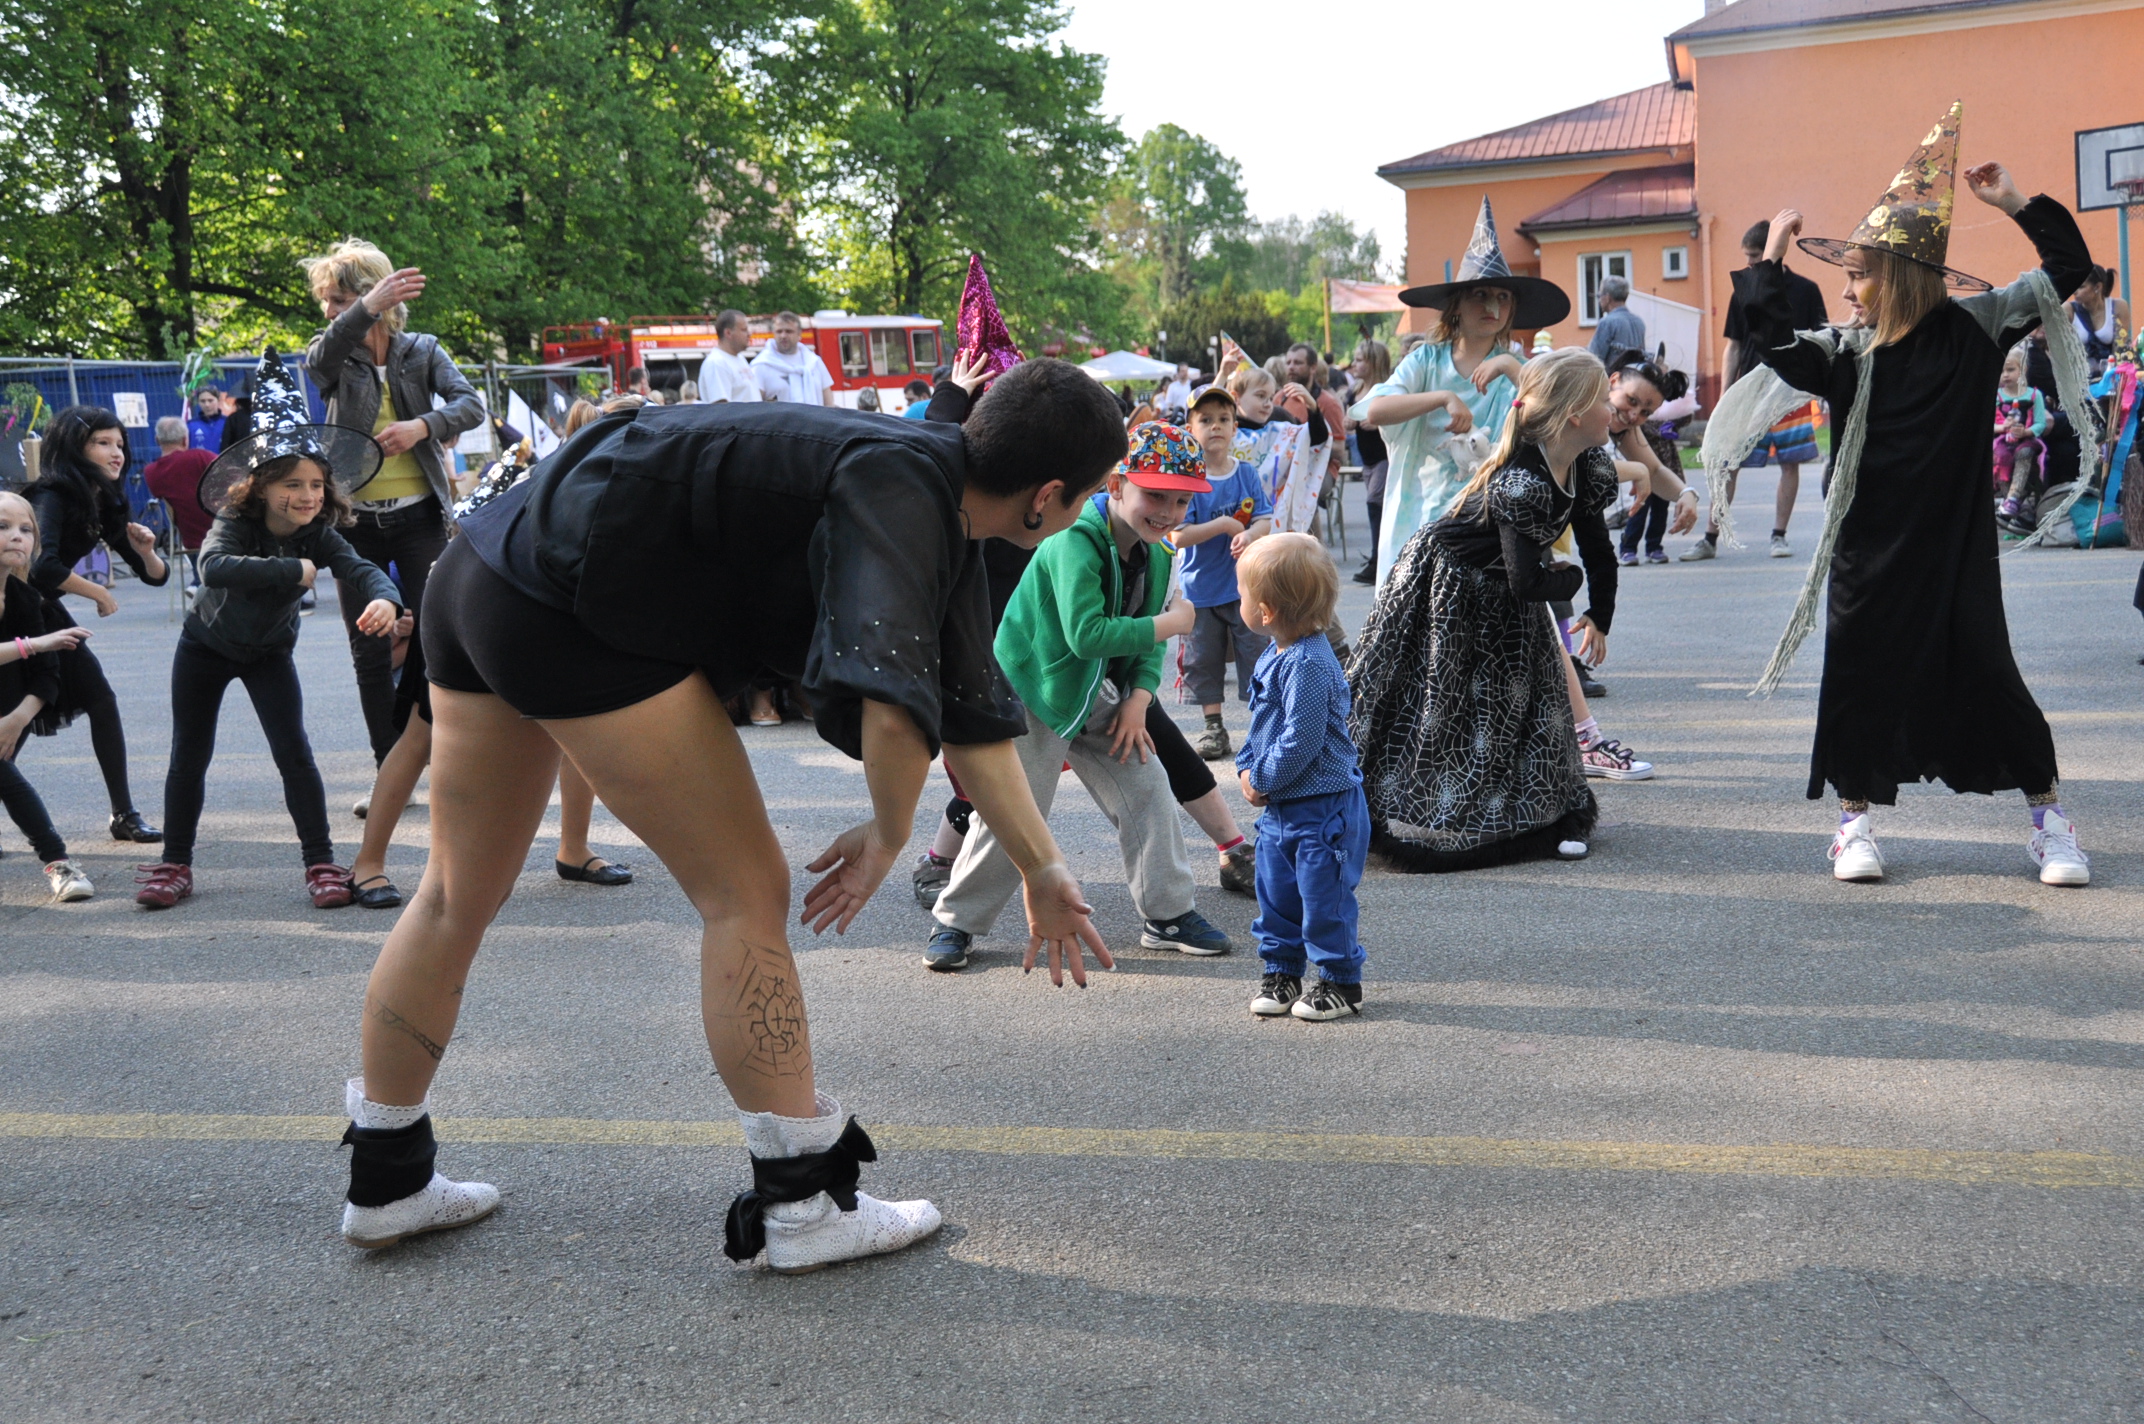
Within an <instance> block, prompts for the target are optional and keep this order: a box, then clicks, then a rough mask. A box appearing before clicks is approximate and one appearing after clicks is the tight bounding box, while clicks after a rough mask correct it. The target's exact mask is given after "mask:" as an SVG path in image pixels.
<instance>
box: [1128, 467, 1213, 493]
mask: <svg viewBox="0 0 2144 1424" xmlns="http://www.w3.org/2000/svg"><path fill="white" fill-rule="evenodd" d="M1124 478H1126V479H1127V480H1130V481H1131V482H1132V483H1133V484H1135V485H1137V486H1139V488H1141V489H1150V490H1189V491H1190V492H1191V493H1193V494H1206V493H1208V492H1209V491H1211V490H1212V489H1213V485H1212V483H1211V482H1210V481H1207V480H1204V479H1201V478H1200V477H1199V476H1197V475H1171V474H1167V473H1165V472H1163V471H1161V470H1126V471H1125V472H1124Z"/></svg>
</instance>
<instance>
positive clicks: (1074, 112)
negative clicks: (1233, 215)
mask: <svg viewBox="0 0 2144 1424" xmlns="http://www.w3.org/2000/svg"><path fill="white" fill-rule="evenodd" d="M1063 23H1064V12H1063V11H1062V10H1061V9H1059V8H1058V7H1057V6H1055V5H1053V4H1051V3H1048V0H820V3H819V5H818V8H817V9H815V11H814V12H813V14H812V16H811V18H810V20H809V21H808V22H805V23H800V24H797V25H796V26H794V27H792V29H791V30H790V31H789V32H788V34H787V35H786V37H785V41H784V43H782V44H781V45H779V46H775V47H772V48H771V49H770V52H769V53H768V54H767V55H766V56H764V57H763V58H762V60H761V63H760V69H761V72H762V76H763V79H762V85H761V90H760V99H761V112H762V114H763V115H764V116H765V118H766V120H767V128H768V130H769V131H770V132H773V133H776V134H779V135H780V140H779V142H780V146H781V148H782V152H783V157H785V158H786V159H787V160H788V162H789V164H790V171H791V172H792V173H793V175H794V176H795V178H796V180H797V183H798V188H797V190H796V191H797V192H798V194H799V196H800V197H801V199H802V201H803V202H804V204H805V205H806V206H807V209H808V219H807V222H806V231H807V234H808V236H809V237H810V238H811V239H812V240H813V241H814V243H815V245H816V246H817V247H818V249H819V251H820V252H821V254H822V266H821V269H820V274H821V275H820V280H821V282H822V285H823V286H824V287H825V288H826V289H827V290H828V291H829V292H830V293H835V294H838V295H839V296H840V297H841V298H842V300H843V301H844V302H845V303H846V304H847V305H849V306H851V307H856V308H860V309H863V310H866V311H895V312H919V313H921V312H937V313H941V314H944V315H948V316H949V315H951V313H952V308H953V307H954V305H955V303H956V302H957V300H958V297H959V293H960V285H961V281H962V279H963V276H964V274H965V272H966V270H967V263H968V254H969V253H970V252H971V251H977V252H981V253H982V254H983V257H984V260H985V262H986V263H988V264H989V267H990V275H991V280H992V282H993V284H994V285H995V287H996V289H997V291H998V294H999V296H1000V298H1001V300H1002V302H1003V305H1004V308H1005V313H1006V318H1007V320H1008V322H1009V323H1011V325H1012V326H1013V328H1014V330H1015V332H1016V333H1017V334H1019V335H1020V336H1021V338H1022V339H1023V340H1029V341H1032V340H1034V339H1035V338H1036V337H1037V336H1038V335H1039V334H1040V333H1042V332H1043V331H1044V330H1045V328H1056V329H1060V330H1065V331H1087V332H1098V331H1100V330H1102V329H1106V328H1108V327H1110V326H1111V325H1112V324H1113V323H1114V322H1115V320H1116V311H1117V308H1118V307H1119V306H1120V305H1121V301H1120V298H1119V296H1118V294H1117V293H1116V291H1115V288H1114V287H1113V285H1112V284H1111V283H1110V282H1109V280H1108V278H1107V277H1106V276H1105V275H1104V274H1103V272H1102V270H1101V267H1100V264H1099V259H1098V252H1097V246H1098V243H1097V237H1096V232H1095V225H1094V213H1095V210H1096V207H1097V205H1098V204H1099V202H1100V199H1101V187H1102V181H1103V179H1102V176H1101V175H1104V174H1106V173H1107V172H1108V171H1109V167H1110V163H1111V160H1112V159H1113V157H1114V156H1115V154H1116V151H1117V150H1118V148H1119V147H1120V145H1121V144H1122V141H1123V139H1122V135H1121V134H1120V133H1119V132H1118V131H1117V128H1116V125H1115V124H1114V123H1112V122H1111V121H1109V120H1108V119H1107V118H1105V117H1103V115H1102V114H1101V112H1100V110H1099V107H1098V106H1099V105H1100V103H1101V97H1102V68H1103V65H1102V60H1101V59H1100V57H1098V56H1096V55H1091V54H1084V53H1081V52H1080V51H1078V50H1074V49H1072V48H1070V47H1069V46H1066V45H1065V44H1063V43H1062V42H1055V41H1053V38H1052V37H1053V36H1054V35H1055V34H1056V33H1057V31H1058V30H1059V29H1061V28H1062V26H1063Z"/></svg>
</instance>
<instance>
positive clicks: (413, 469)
mask: <svg viewBox="0 0 2144 1424" xmlns="http://www.w3.org/2000/svg"><path fill="white" fill-rule="evenodd" d="M394 423H395V403H394V402H393V401H391V400H389V399H388V397H387V375H386V373H385V372H384V371H383V372H381V373H380V414H379V418H378V419H376V420H374V421H373V422H372V438H373V439H375V440H377V439H379V438H380V433H381V432H382V431H384V430H386V429H387V427H388V426H390V425H393V424H394ZM431 492H432V486H431V484H430V483H429V482H428V481H426V479H425V478H424V467H423V466H421V465H419V464H418V463H417V457H416V456H415V455H412V454H410V453H409V452H408V451H406V450H405V451H403V452H402V453H401V454H399V455H389V456H388V457H387V458H386V459H385V460H383V461H381V462H380V472H379V473H378V474H376V475H374V476H373V477H372V479H371V480H370V481H368V482H367V483H366V485H365V487H364V488H363V489H361V490H359V491H358V492H357V495H358V498H360V499H362V500H365V501H367V502H372V501H379V502H383V503H384V502H385V501H387V500H390V499H407V498H409V497H410V496H411V495H413V494H430V493H431Z"/></svg>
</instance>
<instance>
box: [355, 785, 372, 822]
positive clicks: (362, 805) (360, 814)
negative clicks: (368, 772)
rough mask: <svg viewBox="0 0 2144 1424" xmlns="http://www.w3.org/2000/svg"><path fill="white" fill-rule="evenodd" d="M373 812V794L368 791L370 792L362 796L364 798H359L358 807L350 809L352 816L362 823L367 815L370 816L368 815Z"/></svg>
mask: <svg viewBox="0 0 2144 1424" xmlns="http://www.w3.org/2000/svg"><path fill="white" fill-rule="evenodd" d="M371 810H372V793H371V792H369V791H368V792H366V793H365V794H364V795H362V796H360V797H358V798H357V804H356V805H354V806H352V807H351V808H350V814H351V815H353V816H355V817H357V819H359V820H360V821H362V820H364V819H365V817H366V815H367V814H368V813H369V812H370V811H371Z"/></svg>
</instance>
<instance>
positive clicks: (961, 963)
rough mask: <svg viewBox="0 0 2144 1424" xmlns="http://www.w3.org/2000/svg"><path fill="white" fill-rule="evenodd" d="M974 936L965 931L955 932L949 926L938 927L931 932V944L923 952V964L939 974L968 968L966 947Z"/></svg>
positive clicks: (972, 940) (971, 942)
mask: <svg viewBox="0 0 2144 1424" xmlns="http://www.w3.org/2000/svg"><path fill="white" fill-rule="evenodd" d="M974 942H975V936H974V935H971V934H969V933H968V932H967V931H966V930H956V929H954V928H953V927H952V926H951V925H940V926H939V927H938V928H937V929H935V930H933V931H932V932H931V942H930V945H929V947H928V948H926V949H925V950H924V951H923V963H924V964H925V965H926V966H927V967H929V968H931V969H934V970H936V971H937V972H938V973H940V974H951V973H952V972H953V971H955V970H956V969H966V968H967V967H968V946H969V945H971V944H973V943H974Z"/></svg>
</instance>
